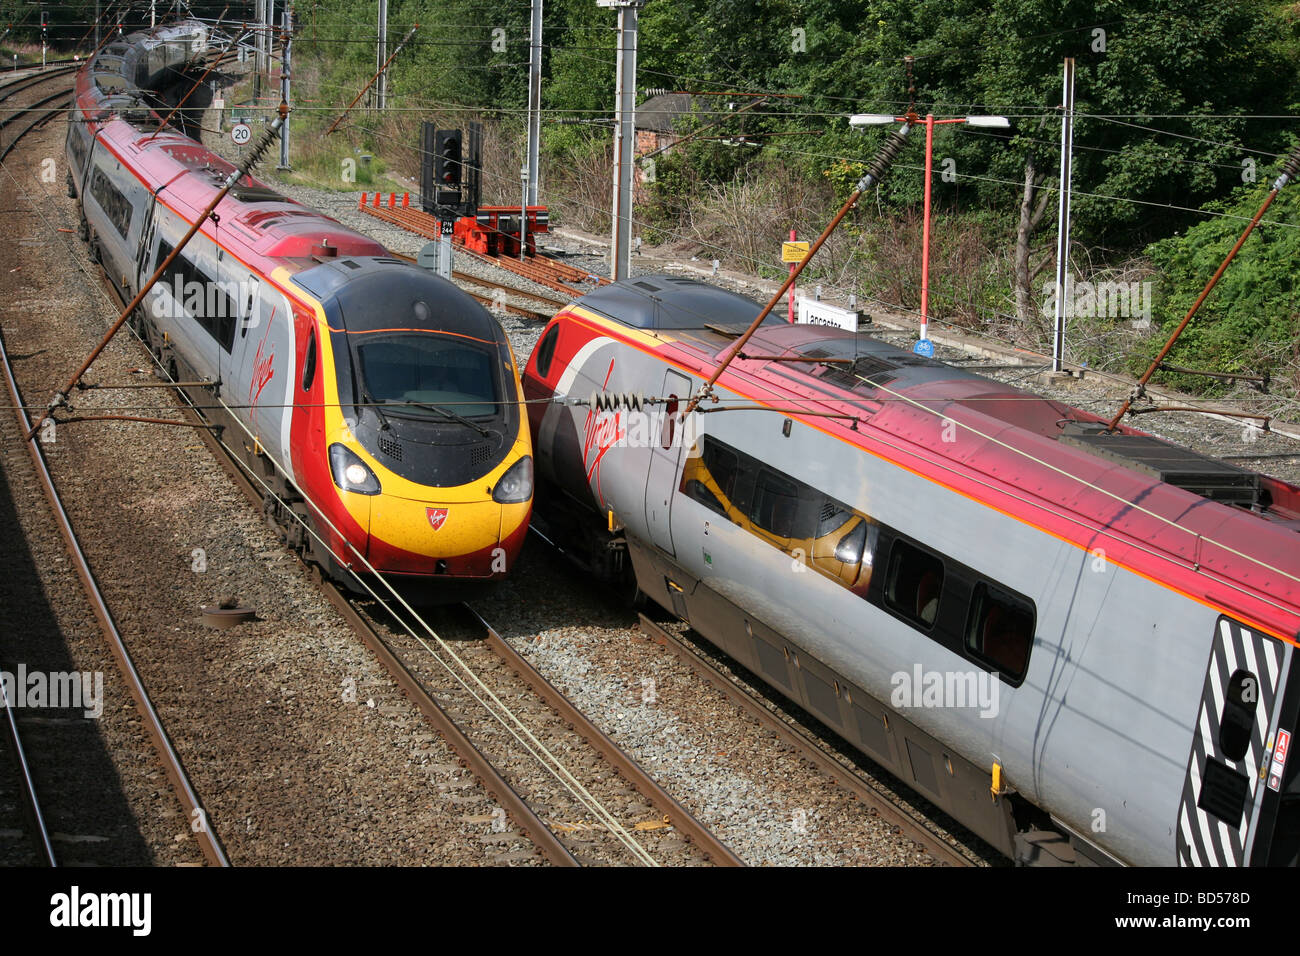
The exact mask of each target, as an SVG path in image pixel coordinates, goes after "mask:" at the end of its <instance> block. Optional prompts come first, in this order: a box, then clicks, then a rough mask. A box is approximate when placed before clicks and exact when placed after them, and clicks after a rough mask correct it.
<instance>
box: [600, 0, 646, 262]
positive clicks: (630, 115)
mask: <svg viewBox="0 0 1300 956" xmlns="http://www.w3.org/2000/svg"><path fill="white" fill-rule="evenodd" d="M642 3H643V0H596V6H598V7H611V8H613V9H616V10H618V66H617V71H618V88H617V93H616V96H617V108H616V110H615V113H614V201H613V209H612V210H611V211H612V214H613V219H614V224H613V237H612V242H611V244H610V250H609V259H610V262H609V272H610V276H611V277H612V278H613V279H614V280H615V281H618V280H619V279H626V278H627V277H628V276H629V275H630V274H631V258H632V170H633V169H634V168H635V158H636V34H637V19H638V16H639V11H640V9H641V4H642Z"/></svg>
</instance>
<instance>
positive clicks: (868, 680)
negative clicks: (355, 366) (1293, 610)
mask: <svg viewBox="0 0 1300 956" xmlns="http://www.w3.org/2000/svg"><path fill="white" fill-rule="evenodd" d="M573 362H574V365H573V366H570V367H568V368H566V369H564V371H563V373H562V374H561V376H560V377H559V379H558V380H556V385H557V387H558V389H559V390H560V391H562V392H565V393H568V394H573V395H576V396H585V395H587V394H589V392H590V391H592V390H606V391H610V392H619V391H639V392H641V393H643V394H646V395H653V396H660V395H661V393H662V391H663V389H664V382H665V378H664V376H665V373H666V366H665V364H664V363H663V362H661V361H658V360H656V359H655V358H654V357H653V356H650V355H647V354H646V353H645V352H642V351H640V350H636V349H629V348H624V347H620V346H618V345H617V344H616V343H612V342H610V341H603V342H602V341H600V340H599V339H591V340H590V341H589V342H588V343H586V346H585V347H584V348H580V349H578V350H576V351H575V352H574V353H573ZM575 366H576V367H575ZM678 374H680V372H679V373H678ZM698 385H699V380H698V378H696V379H692V380H691V381H690V383H689V387H690V388H694V387H698ZM719 395H720V397H721V398H722V403H723V404H725V403H726V402H727V401H729V400H731V401H735V400H738V397H737V396H734V395H731V394H728V393H726V392H725V391H720V392H719ZM696 417H697V418H700V419H701V420H702V421H703V423H704V424H703V425H702V426H701V431H702V432H703V434H707V435H711V436H714V437H716V438H717V439H719V440H721V441H724V442H726V443H728V444H730V445H733V446H735V447H737V448H741V449H744V450H746V451H747V452H748V453H750V454H752V455H754V456H755V457H756V458H757V459H759V460H762V461H765V462H771V463H775V464H776V465H777V467H778V468H779V469H780V471H782V472H783V473H785V474H788V475H790V476H792V477H794V478H796V479H798V480H799V481H801V482H806V483H807V484H808V485H810V486H812V487H815V488H818V489H820V490H823V491H825V492H826V493H827V494H829V495H832V496H834V497H836V498H838V499H840V500H843V501H845V502H847V503H849V504H850V505H852V506H853V507H854V508H856V509H860V510H861V511H862V512H864V513H866V514H868V515H870V516H871V517H872V518H874V519H876V520H878V521H881V522H884V523H886V524H888V525H890V526H892V527H894V528H895V529H897V530H898V531H900V532H901V533H903V534H905V535H906V536H907V537H908V538H909V539H914V540H916V541H919V542H922V543H923V544H924V545H925V546H926V547H927V548H930V549H933V551H935V552H937V553H938V554H940V555H942V556H944V557H945V558H947V559H951V560H952V561H953V562H955V563H959V564H961V565H965V566H968V567H970V568H973V569H976V570H978V571H979V572H981V574H985V575H987V576H988V577H989V578H991V579H993V580H995V581H996V582H997V583H998V584H1000V585H1004V586H1006V587H1008V588H1010V589H1013V590H1014V591H1017V592H1019V593H1022V594H1025V595H1032V596H1033V598H1034V601H1035V606H1036V613H1037V623H1036V627H1035V639H1034V644H1033V648H1032V651H1031V653H1030V655H1029V665H1028V671H1027V673H1026V674H1025V676H1024V679H1023V681H1022V682H1021V683H1020V684H1019V686H1013V685H1012V684H1011V683H1009V682H1007V681H999V680H998V678H997V675H996V673H995V672H994V673H990V672H989V671H987V670H983V671H982V673H983V674H985V675H986V676H985V678H984V679H985V680H987V679H989V678H991V679H992V680H993V681H995V682H997V689H996V705H995V706H994V707H984V708H983V709H984V710H985V711H988V713H987V714H986V715H985V716H979V712H980V708H978V707H971V706H908V707H897V706H894V703H891V701H893V702H895V703H896V702H897V698H898V695H897V692H898V691H899V689H900V682H901V680H902V678H901V677H900V675H904V676H907V677H910V676H911V675H913V674H914V673H918V669H919V673H921V674H924V675H929V674H932V673H937V674H940V675H947V674H958V675H961V674H967V673H971V672H972V671H974V670H979V668H977V667H976V666H975V665H974V664H973V663H972V661H971V660H969V659H966V658H965V657H963V656H961V655H959V654H956V653H953V651H952V650H950V649H949V648H947V647H945V646H942V645H941V644H939V643H936V641H934V640H932V639H931V638H930V637H928V636H927V635H926V634H925V633H923V632H922V630H920V629H918V628H917V627H915V626H912V625H910V624H908V623H906V622H905V621H902V620H900V619H899V617H898V616H897V615H895V614H891V613H889V612H887V610H885V609H883V608H882V607H880V606H878V605H877V604H873V603H869V602H868V601H866V600H863V598H862V597H861V596H859V595H857V594H855V593H853V592H852V591H851V590H848V589H846V588H844V587H841V586H837V585H836V584H835V583H833V582H831V581H829V580H828V579H827V578H826V577H825V576H822V575H819V574H816V573H812V572H810V571H809V570H808V568H807V566H806V564H805V563H804V562H802V561H800V560H794V559H792V557H791V555H789V554H787V553H785V552H784V551H782V550H780V549H778V548H776V547H773V546H772V545H771V544H770V543H768V542H766V541H761V540H759V539H757V538H756V537H755V536H754V535H753V534H752V533H751V532H749V531H746V530H743V529H742V528H740V527H737V526H736V525H734V524H733V523H731V522H729V521H727V520H725V519H722V518H720V517H719V515H718V514H717V513H715V512H714V511H712V510H710V509H708V508H706V507H704V506H702V505H701V504H699V503H698V502H696V501H694V500H692V499H691V498H690V497H688V496H686V495H684V494H682V493H681V492H680V485H681V481H682V464H683V461H684V459H685V454H682V455H678V456H677V457H676V458H675V459H674V461H675V467H673V468H672V469H671V470H664V469H662V468H660V469H655V468H654V467H652V465H653V462H654V459H653V457H652V456H653V453H654V451H655V450H658V449H659V443H657V442H652V443H651V444H650V447H641V446H640V445H638V443H637V442H633V441H628V437H629V435H628V432H629V426H628V424H627V422H626V421H620V420H619V419H620V416H619V415H618V414H615V413H613V412H603V413H597V412H594V411H593V410H592V409H589V408H586V407H562V406H559V405H551V406H550V407H548V408H547V409H546V411H545V412H544V413H543V414H542V415H541V416H540V418H539V426H540V428H539V434H540V436H541V437H540V439H539V442H538V451H539V457H540V466H541V468H542V469H543V471H547V470H548V469H549V472H548V474H550V475H552V476H553V479H554V480H556V481H558V482H562V483H568V484H570V486H572V483H573V482H574V480H575V478H577V477H578V476H581V477H582V480H583V481H584V483H585V485H586V487H588V488H589V489H590V492H591V496H592V500H593V501H594V502H595V506H596V507H597V508H598V509H599V510H600V512H601V513H602V514H607V512H608V511H610V510H612V511H613V512H614V515H615V518H616V520H617V522H619V523H621V524H623V525H624V526H625V527H626V530H627V534H628V536H629V544H630V550H631V553H632V557H633V563H634V566H635V567H636V572H637V577H638V583H639V585H640V587H641V588H642V590H643V591H645V593H647V594H649V595H651V596H652V597H654V598H655V599H656V600H657V601H659V602H660V603H662V604H663V605H664V606H665V607H667V608H669V609H670V610H674V611H675V612H676V613H678V614H679V615H680V616H682V617H684V618H686V619H687V620H689V621H690V622H691V623H692V624H693V625H694V626H696V627H697V628H698V629H699V630H700V631H701V632H702V633H704V634H705V635H706V636H708V637H709V638H710V639H711V640H714V641H715V642H716V643H718V644H719V645H720V646H721V647H722V648H723V649H724V650H727V651H728V652H729V653H731V654H732V655H733V656H735V657H736V658H737V659H738V660H740V661H741V662H742V663H744V664H745V665H746V666H748V667H750V668H751V669H752V670H753V671H754V672H755V673H757V674H759V675H760V676H762V677H763V678H764V679H765V680H767V681H768V682H769V683H771V684H773V686H774V687H777V688H778V689H780V690H781V691H783V692H785V693H787V694H789V695H790V696H792V697H794V698H795V699H797V700H799V701H800V702H801V703H803V704H804V706H806V707H808V708H809V709H810V710H812V711H813V712H814V713H817V714H818V715H819V716H821V717H822V718H823V719H825V720H826V721H827V722H828V723H829V724H831V725H832V726H834V727H835V728H836V729H837V730H839V731H840V732H842V733H844V734H845V735H846V736H847V737H848V738H849V739H851V740H854V741H855V742H856V743H858V744H859V746H862V747H863V749H864V750H866V751H867V752H868V753H869V754H871V755H872V756H874V757H876V758H877V759H881V760H882V762H884V763H886V765H888V766H891V768H894V769H896V770H897V771H898V772H899V773H900V775H901V776H903V777H904V778H905V779H908V780H909V781H910V782H913V783H914V784H915V785H917V786H918V787H919V788H920V789H921V790H922V791H923V792H926V793H927V795H929V796H932V797H935V798H936V799H938V800H939V802H941V804H945V803H946V804H948V805H949V808H950V809H953V810H954V811H956V810H957V809H958V808H957V807H955V806H952V804H954V803H958V804H961V805H964V807H965V808H966V812H964V813H959V815H961V816H963V817H965V818H967V819H969V818H970V816H971V814H972V813H976V814H978V815H979V816H980V817H981V818H982V826H981V827H977V829H983V830H984V831H985V833H986V835H988V834H989V833H993V836H994V839H993V842H994V843H995V844H1002V845H1003V847H1004V849H1005V848H1006V843H1007V839H1006V838H1005V837H1003V838H1002V839H1000V840H999V839H997V838H996V837H997V834H996V830H997V828H998V827H1003V828H1005V827H1006V826H1007V825H1008V822H1009V821H1007V820H1006V819H1005V817H1004V816H1003V815H1002V814H1000V813H992V812H990V811H988V810H985V809H982V808H981V806H980V804H981V803H982V804H988V805H990V806H991V805H992V801H991V800H990V799H989V793H988V790H987V786H988V781H989V779H990V777H989V774H990V771H991V769H992V767H993V765H994V764H995V763H996V764H998V765H999V766H1000V767H1001V769H1002V773H1003V781H1004V785H1005V786H1006V787H1007V788H1008V789H1014V790H1015V791H1016V792H1017V793H1019V794H1020V795H1021V796H1022V797H1023V798H1024V799H1025V800H1027V801H1029V802H1030V803H1032V804H1034V805H1036V806H1039V807H1041V808H1043V809H1044V810H1047V811H1048V812H1050V813H1052V814H1054V815H1055V816H1056V817H1057V818H1058V819H1059V820H1060V821H1061V822H1062V823H1064V824H1065V825H1066V826H1068V827H1069V828H1070V829H1072V830H1074V831H1075V832H1076V833H1077V834H1079V835H1080V836H1081V837H1082V838H1083V839H1085V840H1088V841H1090V842H1093V843H1095V844H1097V845H1099V846H1102V847H1103V848H1106V850H1107V852H1108V853H1109V854H1110V855H1112V856H1114V857H1116V858H1117V859H1120V860H1122V861H1124V862H1131V863H1147V864H1166V865H1167V864H1171V863H1173V862H1175V855H1174V830H1175V826H1176V818H1177V811H1178V807H1177V795H1178V793H1179V792H1180V790H1181V788H1182V783H1183V778H1184V774H1185V770H1186V762H1187V755H1188V752H1189V748H1190V746H1191V743H1192V734H1191V721H1192V720H1193V715H1194V712H1195V709H1196V704H1197V697H1198V693H1197V690H1196V689H1197V688H1199V684H1200V681H1199V675H1200V674H1202V673H1203V671H1204V666H1205V665H1204V662H1205V659H1206V655H1207V654H1208V649H1209V644H1210V640H1211V635H1212V630H1213V628H1212V625H1213V622H1214V619H1215V617H1216V614H1215V613H1214V612H1213V611H1212V610H1210V609H1208V608H1206V607H1204V606H1203V605H1201V604H1198V603H1197V602H1195V601H1192V600H1188V599H1186V598H1183V597H1182V596H1179V595H1177V594H1175V593H1173V592H1170V591H1169V590H1168V589H1166V588H1163V587H1161V586H1159V585H1157V584H1155V583H1154V582H1151V581H1149V580H1147V579H1146V578H1143V577H1141V576H1140V575H1136V574H1133V573H1131V572H1129V571H1127V570H1125V569H1124V568H1122V567H1120V566H1119V565H1118V564H1116V563H1114V562H1113V561H1112V562H1106V561H1105V560H1104V559H1100V558H1099V557H1098V556H1097V555H1096V554H1094V553H1092V552H1089V551H1084V550H1082V549H1080V548H1078V547H1075V546H1073V545H1070V544H1068V543H1066V542H1063V541H1061V540H1060V539H1058V538H1056V537H1053V536H1052V535H1049V534H1046V533H1044V532H1042V531H1040V530H1038V529H1036V528H1034V527H1032V526H1030V525H1028V524H1025V523H1023V522H1018V521H1008V520H1007V519H1006V516H1003V515H1001V514H1000V513H998V512H996V511H994V510H992V509H990V508H988V507H985V506H983V505H981V504H979V503H977V502H975V501H973V500H971V499H969V498H966V497H965V496H963V495H960V494H957V493H955V492H953V491H950V490H947V489H945V488H943V487H941V486H938V485H936V484H934V483H933V482H931V481H928V480H927V479H925V478H923V477H921V476H919V475H915V474H912V473H911V472H909V471H907V470H905V469H901V468H898V467H896V466H893V465H891V464H889V463H886V462H884V461H883V460H881V459H878V458H875V457H872V456H869V455H862V454H855V453H851V451H850V450H849V449H846V448H845V446H844V445H843V444H842V443H841V442H838V441H836V440H835V439H833V438H831V437H830V436H828V435H826V434H825V433H823V432H822V431H821V430H819V429H816V428H812V427H809V426H807V425H803V424H801V423H795V424H794V425H793V427H792V429H791V432H790V435H789V436H788V437H785V436H783V434H782V429H783V423H784V416H782V415H780V414H778V413H774V412H770V411H753V412H744V411H736V412H726V413H719V414H708V415H705V416H696ZM703 434H701V435H692V436H691V440H692V441H697V440H701V439H702V437H703ZM648 476H649V483H647V481H648ZM652 501H657V502H660V503H663V502H671V509H670V510H669V511H668V512H666V514H668V515H670V516H671V518H670V528H671V533H670V541H665V539H664V538H663V536H662V535H659V538H658V541H656V528H655V526H654V524H655V517H654V510H653V508H652V507H651V504H652ZM884 557H885V556H884V555H879V556H877V558H878V560H883V558H884ZM876 573H877V574H879V573H882V569H881V568H879V567H877V569H876ZM1134 608H1138V609H1141V618H1140V619H1138V620H1134V617H1133V610H1132V609H1134ZM741 609H744V610H741ZM1154 675H1158V677H1157V676H1154ZM976 676H978V675H976ZM981 686H985V687H987V686H989V685H987V684H985V685H981ZM827 688H830V691H829V694H828V693H827V690H826V689H827ZM852 688H856V689H860V693H856V692H855V691H854V690H853V689H852ZM969 703H971V702H967V704H969ZM891 714H892V715H894V717H895V719H894V720H893V721H892V722H891V721H890V720H889V716H890V715H891ZM900 721H901V722H902V723H903V724H904V726H905V727H908V728H910V730H911V732H910V736H909V732H908V731H904V732H902V733H901V734H899V733H893V732H891V730H890V724H891V723H892V724H893V727H894V728H895V729H899V728H898V725H899V723H900ZM891 738H892V739H891ZM939 741H942V744H940V743H939ZM954 758H957V759H956V760H954ZM945 775H946V776H947V777H948V778H949V779H947V780H944V779H943V778H944V777H945ZM981 777H982V780H983V781H984V788H983V789H982V790H981V789H980V788H979V787H978V786H977V785H976V782H975V781H977V780H978V779H980V778H981ZM1099 811H1100V812H1099Z"/></svg>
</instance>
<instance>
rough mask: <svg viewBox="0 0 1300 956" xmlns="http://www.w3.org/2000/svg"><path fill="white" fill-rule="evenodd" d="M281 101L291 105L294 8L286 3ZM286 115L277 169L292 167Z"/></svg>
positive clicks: (281, 21)
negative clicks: (290, 71) (290, 72)
mask: <svg viewBox="0 0 1300 956" xmlns="http://www.w3.org/2000/svg"><path fill="white" fill-rule="evenodd" d="M280 24H281V33H280V43H281V54H280V102H281V103H282V104H283V105H284V106H288V105H289V60H290V58H291V56H292V52H293V8H292V7H290V6H289V5H288V4H285V7H284V12H283V13H282V14H280ZM283 115H284V125H283V126H281V127H280V164H279V165H278V166H276V167H275V168H276V169H292V168H293V167H292V166H290V165H289V114H288V113H287V112H286V113H284V114H283Z"/></svg>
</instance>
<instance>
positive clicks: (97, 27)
mask: <svg viewBox="0 0 1300 956" xmlns="http://www.w3.org/2000/svg"><path fill="white" fill-rule="evenodd" d="M99 17H100V12H99V0H95V49H96V50H98V49H99Z"/></svg>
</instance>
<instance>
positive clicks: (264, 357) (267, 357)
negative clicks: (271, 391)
mask: <svg viewBox="0 0 1300 956" xmlns="http://www.w3.org/2000/svg"><path fill="white" fill-rule="evenodd" d="M271 318H272V319H274V318H275V309H272V310H271ZM270 334H271V323H270V322H267V323H266V331H265V332H263V333H262V338H261V341H259V342H258V343H257V353H256V354H255V355H254V356H253V377H252V378H251V379H250V380H249V383H248V402H249V404H250V405H252V406H253V420H254V422H256V421H257V403H258V401H259V400H260V399H261V397H262V389H264V388H266V383H267V382H269V381H271V379H272V378H273V377H274V376H275V346H274V345H272V346H271V347H270V349H268V350H267V351H266V352H265V354H264V353H263V351H262V350H263V349H264V348H266V340H267V337H268V336H269V335H270Z"/></svg>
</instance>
